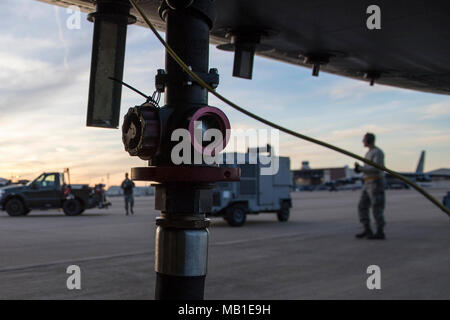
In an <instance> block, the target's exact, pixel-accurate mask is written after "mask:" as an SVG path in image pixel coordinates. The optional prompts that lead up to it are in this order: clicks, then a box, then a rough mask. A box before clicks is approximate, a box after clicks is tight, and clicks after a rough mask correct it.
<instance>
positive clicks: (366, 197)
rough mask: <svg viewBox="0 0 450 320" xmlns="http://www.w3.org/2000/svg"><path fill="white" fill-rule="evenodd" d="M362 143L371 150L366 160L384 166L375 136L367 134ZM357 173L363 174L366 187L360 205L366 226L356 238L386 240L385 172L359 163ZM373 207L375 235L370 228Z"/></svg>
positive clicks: (356, 164)
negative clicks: (384, 229)
mask: <svg viewBox="0 0 450 320" xmlns="http://www.w3.org/2000/svg"><path fill="white" fill-rule="evenodd" d="M362 142H363V144H364V146H365V147H367V148H369V151H368V152H367V153H366V156H365V158H366V159H368V160H371V161H373V162H375V163H377V164H379V165H382V166H384V153H383V151H382V150H381V149H380V148H378V147H376V146H375V135H374V134H372V133H366V135H365V136H364V138H363V141H362ZM355 172H362V173H363V178H364V187H363V189H362V193H361V198H360V200H359V205H358V213H359V220H360V222H361V223H362V224H363V226H364V231H363V232H361V233H358V234H357V235H356V237H357V238H368V239H385V234H384V231H383V228H384V225H385V220H384V214H383V211H384V207H385V203H386V197H385V192H384V187H385V179H384V172H383V171H381V170H379V169H377V168H375V167H372V166H370V165H367V164H365V165H364V166H360V165H359V164H358V163H355ZM371 207H372V214H373V217H374V219H375V223H376V225H377V231H376V233H373V232H372V229H371V227H370V216H369V210H370V208H371Z"/></svg>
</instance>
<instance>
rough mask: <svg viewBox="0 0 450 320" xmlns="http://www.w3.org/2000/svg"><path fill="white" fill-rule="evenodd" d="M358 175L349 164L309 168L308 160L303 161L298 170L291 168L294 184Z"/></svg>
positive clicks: (334, 179)
mask: <svg viewBox="0 0 450 320" xmlns="http://www.w3.org/2000/svg"><path fill="white" fill-rule="evenodd" d="M354 177H358V175H357V174H356V173H355V171H354V170H353V169H351V168H349V166H344V167H330V168H317V169H311V167H310V166H309V161H303V162H302V167H301V169H299V170H292V178H293V180H294V181H293V183H294V186H305V185H321V184H325V183H330V182H333V181H337V180H350V179H352V178H354Z"/></svg>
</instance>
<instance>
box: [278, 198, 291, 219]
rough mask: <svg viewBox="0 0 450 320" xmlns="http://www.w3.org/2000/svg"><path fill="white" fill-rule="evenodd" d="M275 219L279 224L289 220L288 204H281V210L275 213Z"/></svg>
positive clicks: (285, 202)
mask: <svg viewBox="0 0 450 320" xmlns="http://www.w3.org/2000/svg"><path fill="white" fill-rule="evenodd" d="M277 218H278V221H280V222H286V221H288V220H289V202H287V201H283V202H282V203H281V209H280V211H278V212H277Z"/></svg>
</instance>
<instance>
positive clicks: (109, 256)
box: [0, 250, 154, 273]
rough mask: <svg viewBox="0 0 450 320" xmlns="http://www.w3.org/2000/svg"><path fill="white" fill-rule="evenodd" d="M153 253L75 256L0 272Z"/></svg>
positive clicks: (0, 270)
mask: <svg viewBox="0 0 450 320" xmlns="http://www.w3.org/2000/svg"><path fill="white" fill-rule="evenodd" d="M151 253H154V250H151V251H140V252H134V253H120V254H112V255H105V256H96V257H88V258H79V259H77V258H75V259H66V260H56V261H52V262H48V263H41V264H30V265H22V266H16V267H6V268H0V273H3V272H10V271H22V270H28V269H36V268H45V267H52V266H56V265H59V264H72V263H73V262H90V261H96V260H107V259H115V258H125V257H133V256H139V255H144V254H151Z"/></svg>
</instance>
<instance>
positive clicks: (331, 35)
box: [39, 0, 450, 94]
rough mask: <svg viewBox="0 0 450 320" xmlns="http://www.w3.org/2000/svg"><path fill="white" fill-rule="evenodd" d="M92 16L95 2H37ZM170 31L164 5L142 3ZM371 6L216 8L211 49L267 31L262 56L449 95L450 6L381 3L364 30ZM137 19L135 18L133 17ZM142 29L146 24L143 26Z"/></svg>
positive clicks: (321, 3)
mask: <svg viewBox="0 0 450 320" xmlns="http://www.w3.org/2000/svg"><path fill="white" fill-rule="evenodd" d="M39 1H42V2H47V3H50V4H56V5H60V6H69V5H78V6H80V7H81V9H82V10H83V11H85V12H91V11H93V10H94V4H93V1H91V0H39ZM139 4H140V5H141V6H142V7H143V8H144V9H145V12H146V13H147V14H148V16H149V18H150V19H151V21H152V22H154V23H155V25H156V26H157V27H158V28H159V29H160V30H164V28H165V26H164V23H163V21H162V20H161V18H160V17H159V15H158V7H159V4H160V0H141V1H139ZM371 4H372V1H368V0H346V1H343V0H341V1H336V0H284V1H279V0H216V1H215V5H216V8H217V10H216V11H217V19H216V21H215V24H214V29H213V30H212V31H211V42H212V43H213V44H216V45H220V44H226V43H229V41H230V40H229V39H228V38H227V37H226V34H227V33H228V32H229V31H232V30H242V29H251V30H261V31H264V33H263V34H264V36H263V37H262V38H261V44H262V45H264V47H267V48H270V50H268V51H264V52H260V53H258V54H259V55H260V56H264V57H268V58H271V59H275V60H279V61H282V62H287V63H291V64H294V65H299V66H305V67H311V65H309V64H307V63H305V61H304V60H305V59H304V58H305V56H308V55H312V54H313V55H319V56H327V57H329V59H328V60H329V61H328V62H327V63H326V64H324V65H323V66H321V70H324V71H326V72H330V73H333V74H337V75H342V76H347V77H351V78H355V79H359V80H365V81H369V80H368V79H365V78H364V75H365V74H367V73H376V74H377V77H378V75H379V78H377V80H376V81H377V82H378V83H381V84H386V85H391V86H396V87H401V88H408V89H413V90H419V91H426V92H433V93H441V94H450V1H441V0H434V1H424V0H407V1H406V0H395V1H392V0H378V1H377V5H378V6H379V7H380V8H381V29H380V30H369V29H368V28H367V27H366V20H367V18H368V16H369V15H368V14H367V13H366V9H367V7H368V6H369V5H371ZM134 14H135V15H136V16H137V14H136V13H134ZM138 23H139V24H140V25H144V23H143V21H140V20H139V21H138Z"/></svg>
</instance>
